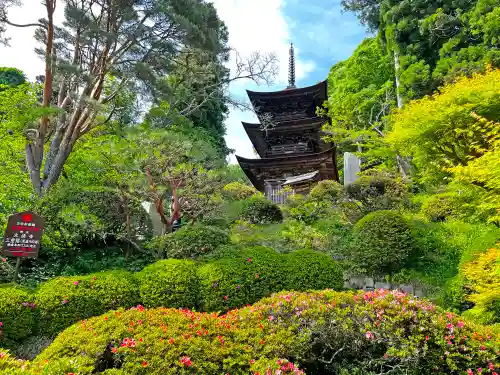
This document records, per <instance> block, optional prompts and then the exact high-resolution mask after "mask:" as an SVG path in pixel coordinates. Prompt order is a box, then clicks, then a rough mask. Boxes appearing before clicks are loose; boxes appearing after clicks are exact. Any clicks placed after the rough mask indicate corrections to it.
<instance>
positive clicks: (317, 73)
mask: <svg viewBox="0 0 500 375" xmlns="http://www.w3.org/2000/svg"><path fill="white" fill-rule="evenodd" d="M213 2H214V5H215V6H216V8H217V10H218V12H219V16H220V17H221V18H222V19H223V20H224V22H226V24H227V26H228V29H229V44H230V45H231V46H232V47H234V48H235V49H237V50H238V51H240V52H242V53H243V54H248V53H250V52H251V51H252V50H259V51H261V52H274V53H276V55H277V56H278V58H279V60H280V72H279V75H278V77H277V81H276V83H275V84H274V85H273V86H272V87H267V86H260V87H259V86H256V85H255V84H253V83H252V82H243V83H242V82H238V83H235V84H233V85H232V86H231V87H230V92H231V94H232V95H233V96H234V97H237V98H242V97H245V96H246V93H245V89H248V90H256V91H267V90H272V91H275V90H282V89H283V88H285V87H286V83H287V71H288V48H289V43H290V42H293V43H294V45H295V48H296V53H295V55H296V60H297V86H299V87H300V86H308V85H312V84H315V83H317V82H319V81H321V80H324V79H326V77H327V76H328V72H329V70H330V68H331V66H332V65H333V64H335V63H336V62H338V61H340V60H344V59H346V58H348V57H349V56H350V55H351V53H352V52H353V51H354V49H355V48H356V46H357V45H358V44H359V43H360V42H361V41H362V40H363V39H364V38H365V36H366V33H365V29H364V27H363V26H362V25H360V24H359V22H358V20H357V19H356V17H355V16H354V15H353V14H351V13H342V11H341V7H340V0H213ZM241 121H250V122H256V118H255V116H254V115H253V114H252V113H250V112H245V113H243V112H240V111H237V110H232V111H231V113H230V114H229V116H228V118H227V120H226V127H227V136H226V142H227V143H228V145H229V147H230V148H233V149H236V154H238V155H241V156H245V157H255V154H254V152H253V149H252V144H251V143H250V141H249V140H248V137H247V135H246V133H245V131H244V130H243V127H242V125H241ZM231 162H235V158H234V155H232V156H231Z"/></svg>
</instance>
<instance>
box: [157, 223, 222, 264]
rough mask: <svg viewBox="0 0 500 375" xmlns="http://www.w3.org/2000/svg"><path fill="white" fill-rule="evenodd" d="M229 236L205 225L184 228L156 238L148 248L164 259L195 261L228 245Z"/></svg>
mask: <svg viewBox="0 0 500 375" xmlns="http://www.w3.org/2000/svg"><path fill="white" fill-rule="evenodd" d="M229 241H230V239H229V234H228V233H226V232H225V231H223V230H220V229H218V228H215V227H211V226H205V225H195V226H189V225H188V226H184V227H182V228H181V229H179V230H178V231H176V232H174V233H170V234H167V235H164V236H160V237H156V238H155V239H154V240H153V241H152V242H151V243H150V245H149V247H150V248H152V249H154V251H155V252H156V253H158V254H160V257H164V258H167V257H168V258H176V259H189V258H191V259H196V258H197V257H199V256H201V255H204V254H208V253H210V252H212V251H214V250H215V249H216V248H217V247H218V246H220V245H225V244H228V243H229Z"/></svg>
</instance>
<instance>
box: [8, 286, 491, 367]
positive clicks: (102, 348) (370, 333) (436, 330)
mask: <svg viewBox="0 0 500 375" xmlns="http://www.w3.org/2000/svg"><path fill="white" fill-rule="evenodd" d="M499 339H500V337H499V336H498V335H497V334H495V332H494V331H493V330H491V329H488V328H485V327H482V326H480V325H476V324H474V323H471V322H468V321H466V320H463V319H461V318H460V317H457V316H455V315H454V314H450V313H445V312H444V311H442V310H440V309H439V308H436V307H435V306H434V305H432V304H431V303H429V302H427V301H422V300H418V299H415V298H413V297H411V296H406V295H405V294H403V293H400V292H397V291H395V292H389V291H375V292H367V293H364V292H359V293H351V292H349V293H345V292H344V293H337V292H332V291H328V290H326V291H316V292H310V293H293V292H282V293H280V294H277V295H274V296H272V297H271V298H266V299H264V300H262V301H260V302H259V303H256V304H255V305H253V306H248V307H243V308H241V309H239V310H234V311H230V312H228V313H227V314H226V315H218V314H215V313H214V314H206V313H197V312H192V311H189V310H173V309H165V308H159V309H150V310H148V309H144V308H143V307H142V306H137V307H136V308H133V309H130V310H127V311H124V310H120V311H115V312H109V313H106V314H105V315H102V316H99V317H94V318H91V319H89V320H87V321H82V322H80V323H78V324H75V325H73V326H72V327H70V328H68V329H67V330H65V331H64V332H62V333H61V334H60V335H59V336H58V337H57V338H56V339H55V341H54V342H53V343H52V344H51V345H50V346H49V347H48V348H47V349H46V350H45V351H43V352H42V353H41V354H40V355H39V356H38V357H37V358H36V359H35V360H34V361H33V362H32V363H25V364H24V365H25V369H24V371H23V370H21V369H20V368H19V365H17V364H13V363H12V362H11V360H10V359H9V358H8V357H7V356H5V357H4V358H7V361H9V363H7V364H5V363H2V362H5V360H4V359H0V369H2V367H3V368H4V369H3V370H0V374H2V375H18V374H19V375H21V374H22V375H35V374H47V375H48V374H50V375H68V374H78V375H91V374H95V373H102V374H106V375H108V374H112V375H146V374H165V375H178V374H186V375H187V374H195V373H196V374H201V375H203V374H205V375H209V374H210V375H211V374H231V375H248V374H257V373H259V374H262V375H265V374H268V373H271V374H273V375H275V374H279V373H281V374H287V373H288V374H295V375H299V374H302V372H301V371H304V373H305V374H309V375H312V374H322V375H337V374H353V375H354V374H357V375H358V374H380V373H390V372H391V370H392V369H394V368H395V366H397V367H396V368H397V369H398V372H396V373H398V374H399V373H401V374H436V375H449V374H454V375H461V374H466V373H467V371H468V369H474V370H475V371H474V373H477V372H476V370H477V369H478V368H482V369H483V372H484V373H489V374H490V373H492V371H495V369H497V368H498V366H500V362H499V360H498V356H497V351H498V350H499V348H500V347H499V345H500V341H499ZM464 345H466V348H467V350H464V347H465V346H464ZM335 353H336V354H335ZM334 354H335V355H334ZM287 359H288V360H287ZM291 359H294V361H295V363H293V364H289V362H288V361H289V360H291ZM5 368H6V369H5ZM268 369H269V371H270V372H268ZM490 369H493V370H490ZM278 370H279V371H278Z"/></svg>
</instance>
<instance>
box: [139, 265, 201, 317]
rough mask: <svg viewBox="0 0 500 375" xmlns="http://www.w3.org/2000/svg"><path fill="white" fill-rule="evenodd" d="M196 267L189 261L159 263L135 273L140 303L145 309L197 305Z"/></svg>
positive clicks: (197, 284) (197, 283)
mask: <svg viewBox="0 0 500 375" xmlns="http://www.w3.org/2000/svg"><path fill="white" fill-rule="evenodd" d="M196 270H197V265H196V263H195V262H193V261H190V260H177V259H168V260H161V261H159V262H156V263H154V264H151V265H149V266H147V267H146V268H144V269H143V270H142V271H141V272H139V273H138V274H137V278H138V280H139V289H140V294H141V300H142V301H143V304H144V306H147V307H159V306H168V307H177V308H178V307H186V308H192V307H194V306H197V305H198V289H199V282H198V276H197V274H196Z"/></svg>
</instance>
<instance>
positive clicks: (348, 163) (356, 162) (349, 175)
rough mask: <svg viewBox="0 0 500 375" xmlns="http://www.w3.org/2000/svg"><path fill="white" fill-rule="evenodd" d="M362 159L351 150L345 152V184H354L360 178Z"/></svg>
mask: <svg viewBox="0 0 500 375" xmlns="http://www.w3.org/2000/svg"><path fill="white" fill-rule="evenodd" d="M359 172H361V160H360V159H359V158H358V157H357V156H356V155H354V154H351V153H350V152H345V153H344V186H347V185H350V184H352V183H353V182H354V181H356V180H357V179H358V178H359V175H358V174H359Z"/></svg>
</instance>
